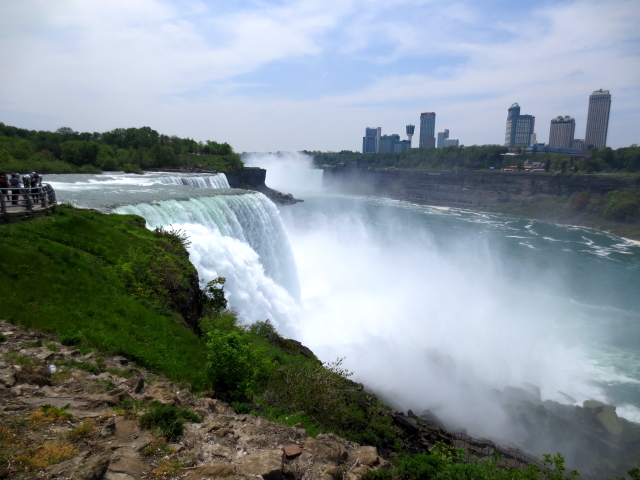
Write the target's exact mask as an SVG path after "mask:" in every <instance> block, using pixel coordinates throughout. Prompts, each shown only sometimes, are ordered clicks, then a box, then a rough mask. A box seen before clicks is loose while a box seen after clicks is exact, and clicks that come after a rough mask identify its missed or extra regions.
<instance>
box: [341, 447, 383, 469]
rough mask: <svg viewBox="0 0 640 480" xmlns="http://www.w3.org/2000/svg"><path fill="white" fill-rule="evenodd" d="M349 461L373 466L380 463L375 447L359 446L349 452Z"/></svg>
mask: <svg viewBox="0 0 640 480" xmlns="http://www.w3.org/2000/svg"><path fill="white" fill-rule="evenodd" d="M349 462H350V463H351V462H358V463H359V464H361V465H368V466H370V467H375V466H377V465H378V464H379V463H380V457H378V449H377V448H376V447H360V448H358V449H356V450H354V451H353V452H351V453H350V454H349Z"/></svg>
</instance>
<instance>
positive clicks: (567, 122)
mask: <svg viewBox="0 0 640 480" xmlns="http://www.w3.org/2000/svg"><path fill="white" fill-rule="evenodd" d="M575 133H576V121H575V120H574V119H573V118H571V117H570V116H568V115H565V116H564V117H556V118H554V119H553V120H551V129H550V130H549V146H550V147H560V148H573V136H574V135H575Z"/></svg>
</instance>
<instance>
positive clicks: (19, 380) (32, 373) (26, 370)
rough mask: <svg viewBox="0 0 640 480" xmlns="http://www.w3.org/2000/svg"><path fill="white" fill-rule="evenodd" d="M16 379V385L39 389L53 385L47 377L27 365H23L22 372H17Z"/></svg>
mask: <svg viewBox="0 0 640 480" xmlns="http://www.w3.org/2000/svg"><path fill="white" fill-rule="evenodd" d="M15 377H16V382H15V383H16V385H23V384H26V385H38V386H39V387H43V386H45V385H49V386H51V385H53V384H52V383H51V380H49V379H48V378H47V377H45V376H43V375H42V374H40V373H38V372H37V371H36V370H34V369H33V368H31V367H27V366H26V365H23V366H22V368H20V370H19V371H17V372H16V374H15Z"/></svg>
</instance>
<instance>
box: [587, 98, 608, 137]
mask: <svg viewBox="0 0 640 480" xmlns="http://www.w3.org/2000/svg"><path fill="white" fill-rule="evenodd" d="M610 110H611V95H610V94H609V90H602V89H600V90H596V91H595V92H593V93H592V94H591V95H590V96H589V113H588V114H587V133H586V134H585V136H584V143H585V145H586V147H587V148H593V147H597V148H603V147H605V146H606V145H607V131H608V130H609V111H610Z"/></svg>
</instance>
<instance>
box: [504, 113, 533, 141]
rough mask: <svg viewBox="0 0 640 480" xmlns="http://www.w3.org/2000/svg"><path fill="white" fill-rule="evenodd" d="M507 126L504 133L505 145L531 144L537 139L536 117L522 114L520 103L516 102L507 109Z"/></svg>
mask: <svg viewBox="0 0 640 480" xmlns="http://www.w3.org/2000/svg"><path fill="white" fill-rule="evenodd" d="M507 112H508V113H507V128H506V130H505V134H504V144H505V145H521V146H524V145H531V143H533V142H534V141H535V133H534V128H535V124H536V117H534V116H533V115H520V105H518V104H517V103H514V104H513V105H511V107H509V110H508V111H507Z"/></svg>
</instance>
